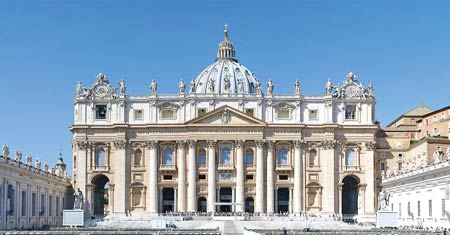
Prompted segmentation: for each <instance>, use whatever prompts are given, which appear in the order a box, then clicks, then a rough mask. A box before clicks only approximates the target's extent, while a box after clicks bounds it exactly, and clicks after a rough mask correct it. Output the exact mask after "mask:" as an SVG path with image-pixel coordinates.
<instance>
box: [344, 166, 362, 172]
mask: <svg viewBox="0 0 450 235" xmlns="http://www.w3.org/2000/svg"><path fill="white" fill-rule="evenodd" d="M342 170H344V171H359V170H361V167H360V166H342Z"/></svg>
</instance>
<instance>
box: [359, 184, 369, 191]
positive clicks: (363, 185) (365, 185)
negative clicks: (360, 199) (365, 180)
mask: <svg viewBox="0 0 450 235" xmlns="http://www.w3.org/2000/svg"><path fill="white" fill-rule="evenodd" d="M358 186H359V190H361V191H366V187H367V184H358Z"/></svg>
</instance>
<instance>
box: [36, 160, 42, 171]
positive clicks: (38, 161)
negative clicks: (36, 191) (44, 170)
mask: <svg viewBox="0 0 450 235" xmlns="http://www.w3.org/2000/svg"><path fill="white" fill-rule="evenodd" d="M35 167H36V168H37V169H39V170H40V169H41V161H40V160H39V159H36V165H35Z"/></svg>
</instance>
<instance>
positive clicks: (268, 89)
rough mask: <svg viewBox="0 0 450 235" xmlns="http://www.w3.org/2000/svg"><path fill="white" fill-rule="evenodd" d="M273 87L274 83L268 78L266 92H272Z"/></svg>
mask: <svg viewBox="0 0 450 235" xmlns="http://www.w3.org/2000/svg"><path fill="white" fill-rule="evenodd" d="M273 87H274V85H273V82H272V79H271V78H269V81H268V82H267V94H272V92H273Z"/></svg>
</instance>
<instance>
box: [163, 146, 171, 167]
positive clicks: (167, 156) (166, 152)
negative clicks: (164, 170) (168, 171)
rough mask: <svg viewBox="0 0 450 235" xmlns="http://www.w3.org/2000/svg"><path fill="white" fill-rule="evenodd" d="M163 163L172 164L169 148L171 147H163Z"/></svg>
mask: <svg viewBox="0 0 450 235" xmlns="http://www.w3.org/2000/svg"><path fill="white" fill-rule="evenodd" d="M163 164H164V165H173V149H171V148H166V149H164V158H163Z"/></svg>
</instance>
